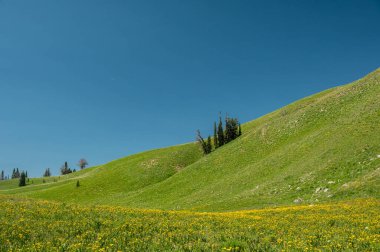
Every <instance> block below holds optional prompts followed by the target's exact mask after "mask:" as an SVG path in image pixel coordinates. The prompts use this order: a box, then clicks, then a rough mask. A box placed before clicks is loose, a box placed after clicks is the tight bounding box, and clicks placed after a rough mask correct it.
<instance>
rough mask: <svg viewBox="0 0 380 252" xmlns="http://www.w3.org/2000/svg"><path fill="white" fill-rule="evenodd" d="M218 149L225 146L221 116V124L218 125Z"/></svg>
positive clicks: (220, 118)
mask: <svg viewBox="0 0 380 252" xmlns="http://www.w3.org/2000/svg"><path fill="white" fill-rule="evenodd" d="M217 134H218V147H219V146H222V145H224V130H223V123H222V117H220V115H219V124H218V132H217Z"/></svg>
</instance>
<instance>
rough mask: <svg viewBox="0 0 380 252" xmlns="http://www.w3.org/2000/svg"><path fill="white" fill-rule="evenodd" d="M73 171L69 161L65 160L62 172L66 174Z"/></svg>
mask: <svg viewBox="0 0 380 252" xmlns="http://www.w3.org/2000/svg"><path fill="white" fill-rule="evenodd" d="M72 172H73V171H72V170H71V169H70V168H69V165H68V164H67V162H65V164H64V165H63V166H62V167H61V174H62V175H65V174H69V173H72Z"/></svg>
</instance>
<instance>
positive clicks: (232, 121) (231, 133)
mask: <svg viewBox="0 0 380 252" xmlns="http://www.w3.org/2000/svg"><path fill="white" fill-rule="evenodd" d="M225 121H226V130H225V143H228V142H231V141H232V140H234V139H235V138H237V137H238V134H239V132H238V124H239V122H238V120H237V119H236V118H230V117H228V116H226V120H225Z"/></svg>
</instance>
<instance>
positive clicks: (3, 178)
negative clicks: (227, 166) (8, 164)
mask: <svg viewBox="0 0 380 252" xmlns="http://www.w3.org/2000/svg"><path fill="white" fill-rule="evenodd" d="M0 180H5V177H4V171H1V175H0Z"/></svg>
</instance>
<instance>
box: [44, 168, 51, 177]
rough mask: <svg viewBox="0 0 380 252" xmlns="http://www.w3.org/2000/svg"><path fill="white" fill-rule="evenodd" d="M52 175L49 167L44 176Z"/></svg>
mask: <svg viewBox="0 0 380 252" xmlns="http://www.w3.org/2000/svg"><path fill="white" fill-rule="evenodd" d="M50 176H51V172H50V168H47V169H46V170H45V172H44V177H50Z"/></svg>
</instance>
